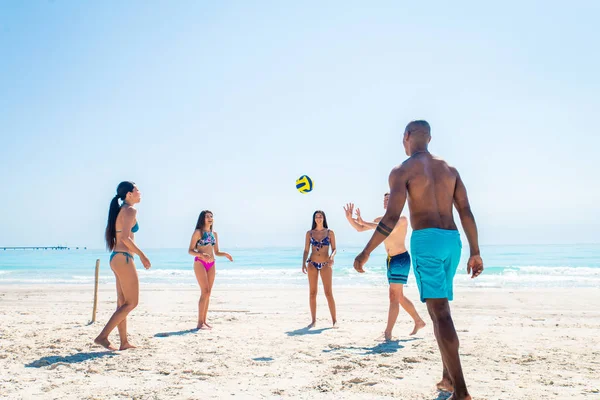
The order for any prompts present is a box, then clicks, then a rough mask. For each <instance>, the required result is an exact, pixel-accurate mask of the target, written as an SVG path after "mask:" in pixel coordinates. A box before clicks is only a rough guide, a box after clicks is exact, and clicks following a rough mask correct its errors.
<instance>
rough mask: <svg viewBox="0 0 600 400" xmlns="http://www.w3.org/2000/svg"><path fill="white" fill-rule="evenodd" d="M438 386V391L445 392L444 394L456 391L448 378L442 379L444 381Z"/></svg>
mask: <svg viewBox="0 0 600 400" xmlns="http://www.w3.org/2000/svg"><path fill="white" fill-rule="evenodd" d="M436 386H437V388H438V390H443V391H444V392H452V391H453V390H454V385H452V382H450V380H449V379H446V378H442V380H441V381H439V382H438V384H437V385H436Z"/></svg>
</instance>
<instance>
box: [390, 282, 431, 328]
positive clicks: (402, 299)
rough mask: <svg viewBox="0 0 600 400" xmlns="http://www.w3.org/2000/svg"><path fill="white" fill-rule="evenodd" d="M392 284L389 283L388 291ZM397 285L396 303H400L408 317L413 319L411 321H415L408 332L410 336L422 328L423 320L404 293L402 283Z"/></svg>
mask: <svg viewBox="0 0 600 400" xmlns="http://www.w3.org/2000/svg"><path fill="white" fill-rule="evenodd" d="M392 286H394V284H393V283H392V284H391V285H390V291H391V290H392V288H391V287H392ZM398 286H399V287H400V288H399V289H400V290H399V293H398V297H397V299H398V303H400V305H401V306H402V308H404V311H406V312H407V313H408V315H410V317H411V318H412V319H413V322H414V323H415V326H414V328H413V330H412V332H411V333H410V336H412V335H414V334H415V333H417V332H418V331H419V329H422V328H423V327H425V321H423V319H422V318H421V316H420V315H419V313H418V312H417V310H416V308H415V305H414V304H413V303H412V301H410V299H409V298H408V297H406V296H405V295H404V285H398Z"/></svg>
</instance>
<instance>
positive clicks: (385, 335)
mask: <svg viewBox="0 0 600 400" xmlns="http://www.w3.org/2000/svg"><path fill="white" fill-rule="evenodd" d="M383 340H385V341H386V342H390V341H391V340H392V332H383Z"/></svg>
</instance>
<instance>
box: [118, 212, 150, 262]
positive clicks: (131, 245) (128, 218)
mask: <svg viewBox="0 0 600 400" xmlns="http://www.w3.org/2000/svg"><path fill="white" fill-rule="evenodd" d="M122 213H123V229H122V231H121V234H122V240H123V244H125V246H127V248H128V249H129V251H131V252H132V253H134V254H137V255H138V256H139V257H140V258H141V257H146V256H145V255H144V252H143V251H142V250H141V249H140V248H139V247H137V245H136V244H135V242H134V241H133V239H132V238H131V228H133V225H135V219H136V216H137V210H136V209H135V208H133V207H127V208H126V209H124V210H123V211H122Z"/></svg>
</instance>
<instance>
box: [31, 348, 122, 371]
mask: <svg viewBox="0 0 600 400" xmlns="http://www.w3.org/2000/svg"><path fill="white" fill-rule="evenodd" d="M116 355H119V353H117V352H114V351H99V352H93V353H77V354H71V355H70V356H64V357H63V356H48V357H42V358H40V359H39V360H35V361H33V362H30V363H29V364H25V367H26V368H41V367H47V366H49V365H53V364H58V363H62V364H76V363H80V362H84V361H87V360H94V359H96V358H102V357H114V356H116Z"/></svg>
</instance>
